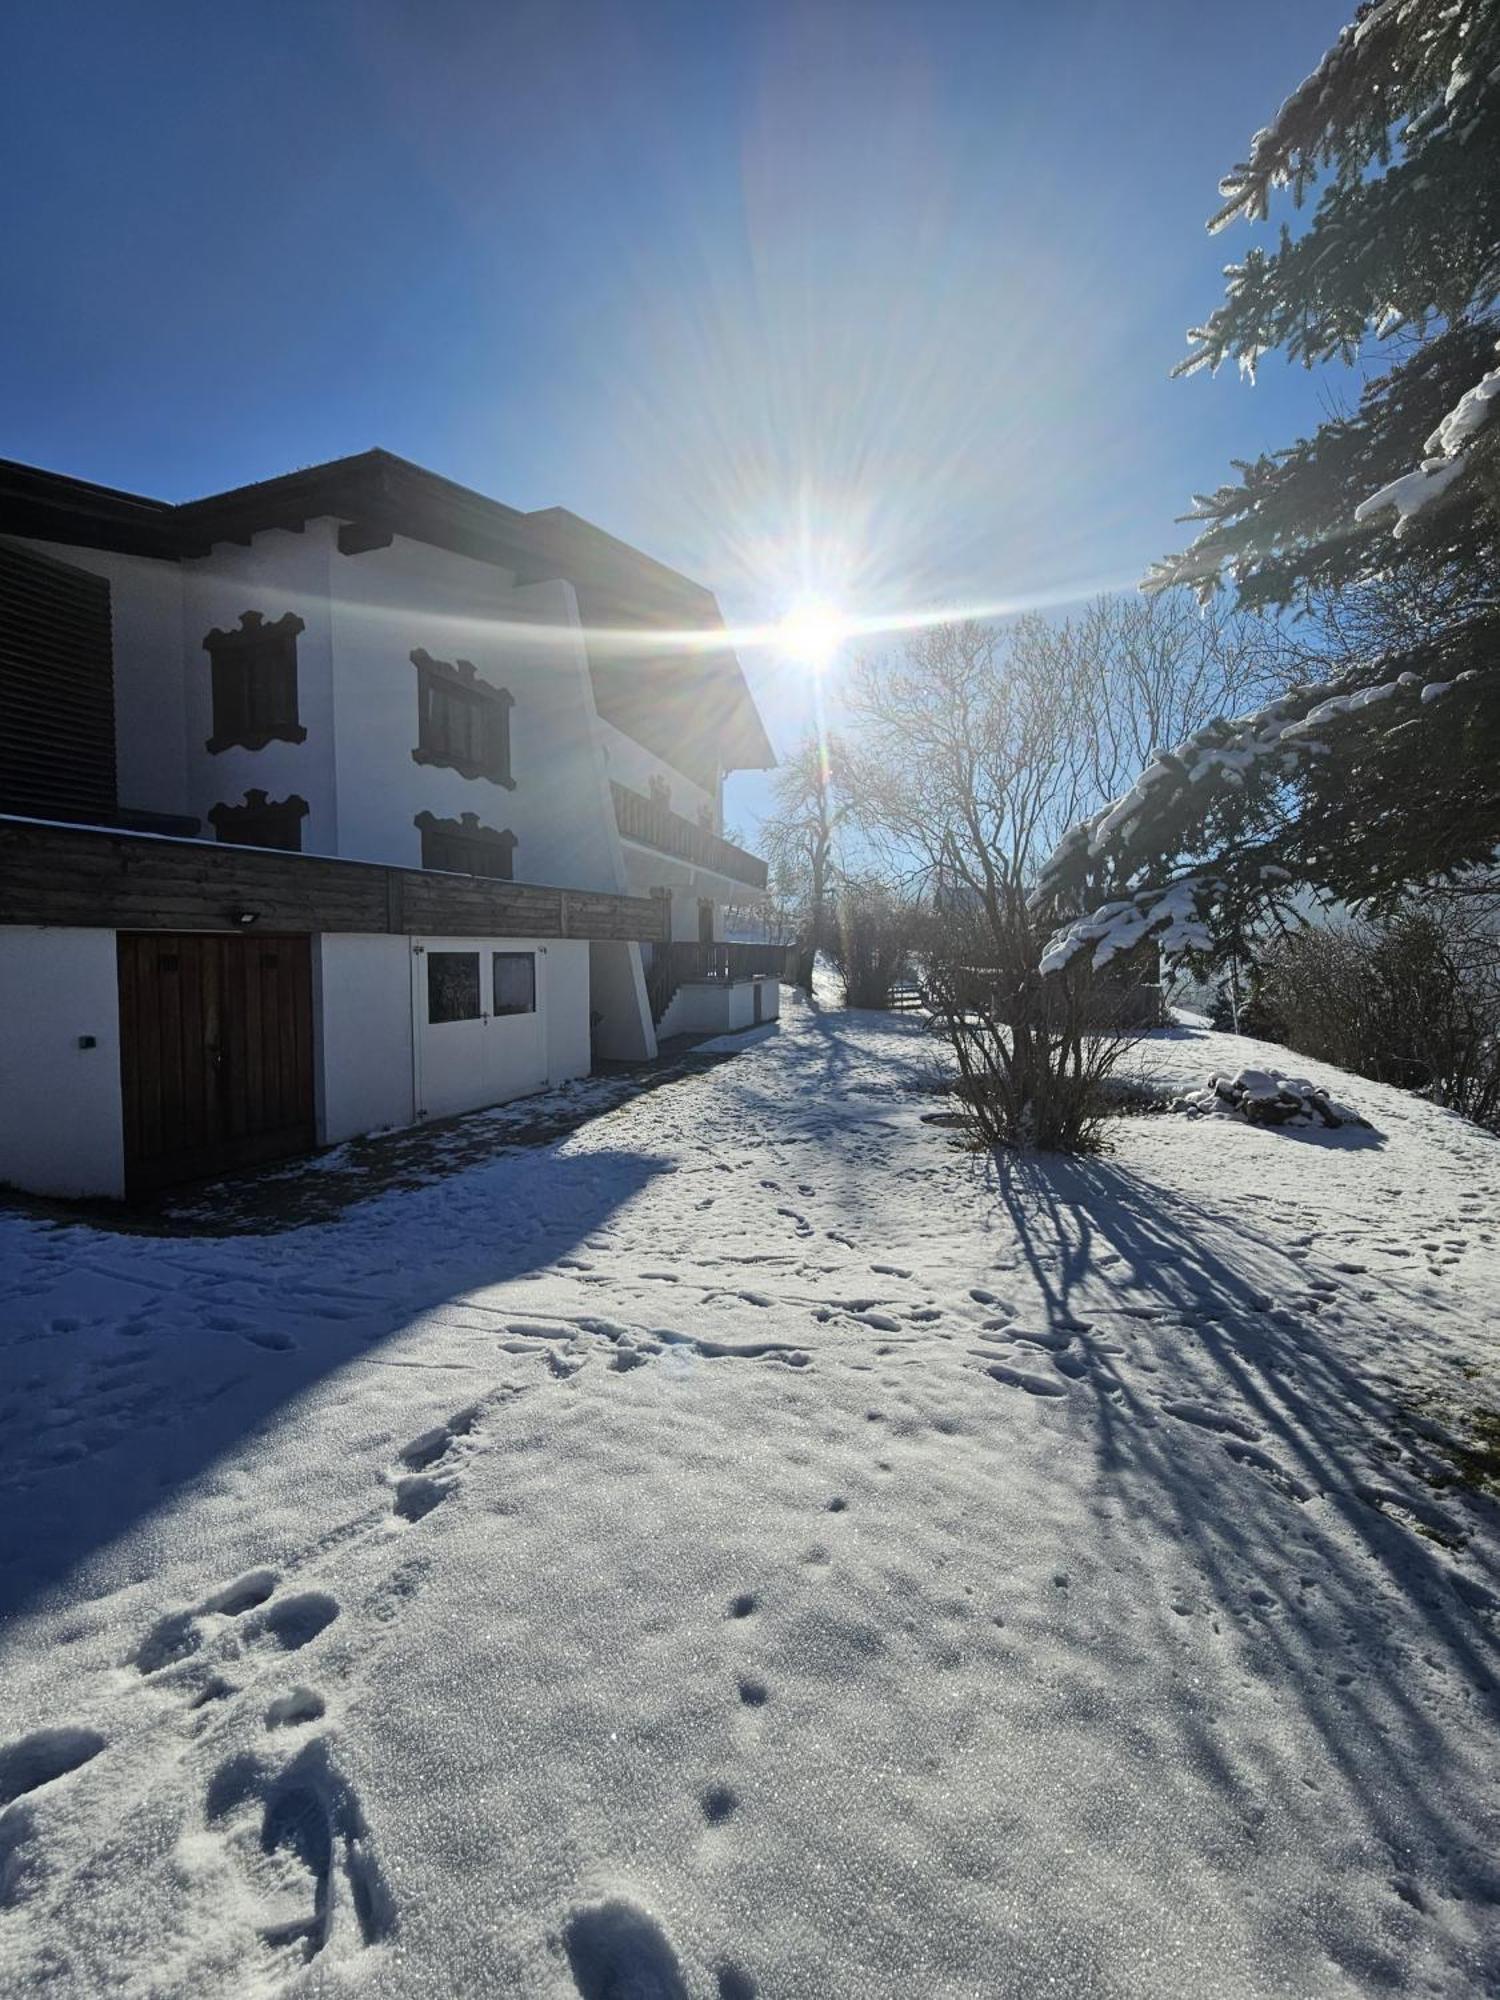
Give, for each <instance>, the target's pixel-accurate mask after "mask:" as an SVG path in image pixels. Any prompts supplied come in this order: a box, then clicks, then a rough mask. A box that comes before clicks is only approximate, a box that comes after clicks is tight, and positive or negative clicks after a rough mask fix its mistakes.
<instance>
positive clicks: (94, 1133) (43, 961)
mask: <svg viewBox="0 0 1500 2000" xmlns="http://www.w3.org/2000/svg"><path fill="white" fill-rule="evenodd" d="M87 1035H92V1036H93V1037H94V1040H95V1043H96V1046H95V1047H94V1048H91V1049H83V1048H80V1047H79V1046H78V1043H79V1038H80V1036H87ZM0 1182H8V1183H9V1184H10V1185H12V1186H14V1187H21V1188H27V1189H29V1190H30V1191H31V1192H32V1193H33V1194H55V1195H109V1196H114V1197H118V1196H120V1195H123V1194H124V1192H125V1145H124V1131H123V1125H122V1117H121V1104H120V998H119V979H118V974H117V970H116V952H115V934H114V932H113V931H102V930H43V929H39V928H35V927H32V926H28V925H12V924H7V925H5V926H3V927H0Z"/></svg>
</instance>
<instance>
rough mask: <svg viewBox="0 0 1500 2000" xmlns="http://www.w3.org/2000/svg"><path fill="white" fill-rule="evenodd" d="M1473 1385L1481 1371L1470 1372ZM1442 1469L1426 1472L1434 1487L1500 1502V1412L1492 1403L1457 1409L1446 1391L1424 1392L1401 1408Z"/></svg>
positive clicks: (1467, 1373) (1465, 1372)
mask: <svg viewBox="0 0 1500 2000" xmlns="http://www.w3.org/2000/svg"><path fill="white" fill-rule="evenodd" d="M1463 1372H1464V1374H1465V1375H1467V1376H1469V1377H1470V1378H1471V1379H1472V1377H1473V1376H1474V1375H1476V1374H1477V1373H1478V1370H1469V1369H1465V1370H1464V1371H1463ZM1401 1408H1402V1410H1403V1411H1404V1412H1405V1414H1406V1415H1407V1416H1408V1417H1409V1418H1411V1419H1413V1420H1414V1428H1415V1429H1416V1431H1417V1433H1418V1435H1419V1436H1420V1437H1421V1439H1422V1442H1423V1443H1424V1444H1425V1445H1426V1446H1427V1448H1428V1450H1429V1451H1430V1452H1431V1453H1432V1454H1433V1455H1434V1456H1435V1457H1436V1458H1437V1459H1438V1461H1440V1469H1439V1468H1434V1469H1432V1470H1429V1471H1423V1473H1422V1477H1423V1478H1424V1479H1425V1480H1426V1482H1427V1484H1428V1485H1429V1486H1431V1487H1434V1488H1436V1489H1437V1490H1439V1491H1441V1490H1442V1489H1444V1488H1445V1487H1450V1486H1461V1487H1464V1488H1466V1489H1467V1490H1468V1491H1469V1492H1471V1493H1483V1494H1486V1495H1487V1496H1488V1497H1489V1498H1490V1499H1492V1500H1500V1409H1496V1408H1495V1406H1494V1405H1493V1404H1491V1403H1473V1404H1470V1405H1468V1406H1464V1405H1462V1404H1458V1403H1455V1402H1454V1400H1453V1398H1452V1396H1451V1394H1450V1393H1449V1392H1448V1391H1446V1390H1441V1389H1424V1390H1420V1391H1418V1392H1417V1393H1416V1394H1415V1395H1412V1396H1410V1397H1407V1398H1406V1399H1405V1400H1404V1401H1403V1402H1402V1404H1401Z"/></svg>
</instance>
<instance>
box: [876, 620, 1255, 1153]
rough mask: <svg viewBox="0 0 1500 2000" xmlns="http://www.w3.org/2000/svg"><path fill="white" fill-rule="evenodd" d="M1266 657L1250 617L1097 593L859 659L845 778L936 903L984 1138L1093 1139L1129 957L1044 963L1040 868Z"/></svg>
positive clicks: (935, 976)
mask: <svg viewBox="0 0 1500 2000" xmlns="http://www.w3.org/2000/svg"><path fill="white" fill-rule="evenodd" d="M1269 670H1270V669H1269V668H1268V646H1267V641H1266V638H1265V635H1264V634H1263V633H1262V632H1261V631H1260V629H1259V628H1258V627H1257V625H1256V622H1255V621H1254V620H1249V619H1222V620H1216V619H1215V618H1214V617H1213V615H1212V613H1210V614H1208V615H1207V617H1206V618H1205V617H1202V616H1200V614H1199V613H1197V612H1196V611H1191V612H1185V611H1184V610H1183V608H1182V607H1181V606H1178V605H1164V604H1162V603H1161V602H1160V601H1159V600H1158V601H1157V602H1156V603H1146V602H1137V601H1136V600H1133V599H1132V600H1122V599H1108V598H1106V599H1100V600H1098V601H1097V602H1096V603H1094V604H1092V605H1090V606H1088V607H1087V609H1086V610H1085V611H1084V612H1083V613H1082V614H1081V615H1080V616H1079V617H1078V618H1076V619H1073V620H1069V621H1064V622H1061V623H1056V622H1053V621H1049V620H1047V619H1043V618H1040V617H1031V618H1025V619H1022V620H1020V621H1019V622H1018V623H1017V624H1015V625H1014V626H1012V627H1010V628H1009V629H1007V630H1005V631H996V630H995V629H994V628H993V627H990V626H985V625H980V624H974V623H960V624H950V625H942V626H937V627H934V628H932V629H931V630H928V631H925V632H922V633H919V634H918V635H916V636H915V637H914V638H912V639H911V640H910V641H908V642H907V644H906V645H905V647H904V649H903V650H902V652H901V653H900V654H899V655H898V656H897V657H895V658H894V659H891V658H883V659H869V660H865V661H863V662H862V663H860V665H859V666H858V667H857V668H856V671H855V675H854V679H853V685H852V688H851V691H850V708H851V713H852V718H853V722H852V728H851V734H850V745H849V748H848V749H847V751H846V752H845V755H844V760H843V771H842V776H843V784H844V790H845V793H846V796H847V798H848V800H849V802H850V804H851V807H852V812H853V816H854V818H855V819H856V821H857V824H858V828H859V831H860V834H861V836H862V837H863V839H864V840H865V841H866V842H867V843H868V844H869V847H870V848H871V850H872V851H873V852H874V853H876V854H877V855H878V856H879V857H880V859H881V862H882V866H883V872H884V873H885V875H886V876H887V878H888V879H889V880H890V881H892V882H894V883H898V884H901V885H902V886H904V887H905V888H906V889H908V891H911V890H920V892H921V893H923V894H924V895H925V896H926V897H927V898H928V899H929V901H930V903H931V906H932V908H933V912H934V920H933V923H932V926H931V937H930V941H929V945H928V948H927V951H926V954H925V958H924V965H925V970H926V977H925V981H924V984H925V987H926V991H927V998H928V1003H929V1007H930V1008H931V1010H932V1013H933V1015H934V1019H935V1021H936V1023H937V1025H938V1026H939V1027H940V1029H941V1031H942V1032H943V1034H944V1035H945V1036H946V1038H947V1039H948V1041H949V1042H950V1044H951V1045H952V1047H953V1049H954V1051H955V1054H956V1057H957V1060H958V1064H959V1068H960V1073H961V1076H962V1078H963V1080H964V1085H965V1092H966V1095H967V1096H968V1097H969V1099H970V1101H971V1104H972V1105H973V1106H974V1107H975V1110H976V1118H977V1119H978V1122H979V1124H980V1126H981V1129H982V1130H983V1131H984V1134H985V1136H986V1137H987V1138H990V1139H992V1140H997V1141H1006V1142H1010V1143H1017V1142H1021V1143H1034V1144H1037V1145H1040V1146H1049V1147H1063V1148H1074V1147H1080V1146H1086V1145H1088V1144H1090V1143H1091V1142H1092V1140H1093V1138H1094V1136H1095V1133H1096V1131H1097V1125H1098V1119H1099V1116H1100V1113H1101V1107H1102V1103H1103V1088H1102V1087H1103V1084H1104V1081H1105V1079H1106V1078H1107V1076H1108V1074H1109V1071H1110V1069H1111V1068H1112V1067H1113V1066H1114V1064H1115V1062H1116V1061H1118V1059H1119V1057H1120V1055H1121V1054H1123V1052H1124V1049H1125V1047H1126V1046H1127V1045H1128V1040H1129V1036H1128V1032H1127V1031H1126V1029H1125V1027H1124V1023H1125V1021H1126V1019H1127V1017H1128V1015H1129V1014H1130V1011H1131V1001H1132V998H1133V996H1132V994H1131V992H1130V990H1129V989H1130V982H1131V979H1132V978H1135V979H1136V980H1138V979H1139V972H1138V970H1137V971H1136V972H1135V973H1134V974H1132V973H1130V972H1129V971H1128V970H1127V969H1125V968H1122V967H1117V968H1114V969H1113V970H1112V971H1111V972H1109V973H1108V974H1104V975H1100V976H1098V977H1096V976H1094V975H1093V974H1092V973H1091V972H1090V971H1089V970H1088V969H1087V968H1086V967H1082V966H1080V967H1079V968H1077V969H1076V970H1074V971H1073V972H1070V973H1069V974H1068V975H1067V976H1066V977H1063V978H1051V979H1044V978H1043V977H1042V973H1041V965H1042V958H1043V955H1044V951H1045V946H1046V935H1045V932H1044V931H1043V930H1042V929H1039V927H1038V924H1037V922H1036V920H1035V918H1034V917H1033V915H1032V913H1031V911H1030V910H1029V909H1028V907H1027V897H1028V894H1029V891H1030V889H1031V887H1032V886H1033V883H1034V878H1035V871H1036V868H1037V867H1038V865H1039V864H1040V862H1041V861H1042V860H1043V859H1044V858H1045V857H1046V855H1047V854H1048V853H1050V852H1051V850H1052V848H1053V846H1054V845H1055V844H1056V842H1057V840H1058V839H1060V838H1061V836H1062V834H1063V832H1064V831H1065V830H1066V829H1067V828H1068V827H1070V826H1072V825H1073V824H1075V823H1076V821H1077V820H1078V819H1079V818H1080V817H1081V816H1082V814H1083V813H1084V812H1085V811H1087V810H1089V809H1090V808H1091V807H1093V806H1095V805H1097V804H1098V803H1099V802H1100V801H1101V799H1104V798H1108V797H1109V796H1110V795H1111V792H1112V789H1114V788H1115V787H1116V785H1117V783H1118V781H1119V777H1120V774H1121V773H1124V772H1128V773H1130V774H1131V775H1133V774H1134V772H1135V770H1136V769H1138V768H1139V763H1140V759H1141V756H1142V754H1143V751H1149V749H1150V748H1151V747H1153V745H1154V744H1156V743H1157V742H1160V741H1164V740H1176V736H1177V734H1178V732H1185V731H1187V730H1191V729H1193V728H1195V727H1197V726H1200V725H1201V723H1202V722H1204V721H1205V720H1207V719H1209V718H1210V717H1212V716H1213V715H1215V714H1218V713H1220V712H1221V711H1222V710H1223V709H1224V708H1225V707H1226V706H1229V707H1232V706H1234V705H1235V704H1236V703H1237V702H1239V701H1242V700H1244V699H1247V698H1250V696H1251V695H1252V694H1253V693H1258V692H1259V690H1260V688H1261V686H1262V685H1263V677H1264V676H1265V675H1266V674H1267V672H1268V671H1269Z"/></svg>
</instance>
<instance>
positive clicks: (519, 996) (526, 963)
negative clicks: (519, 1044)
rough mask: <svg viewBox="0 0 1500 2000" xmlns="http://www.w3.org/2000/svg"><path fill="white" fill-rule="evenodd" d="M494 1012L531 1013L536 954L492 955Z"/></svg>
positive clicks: (526, 952) (518, 952) (506, 952)
mask: <svg viewBox="0 0 1500 2000" xmlns="http://www.w3.org/2000/svg"><path fill="white" fill-rule="evenodd" d="M493 956H494V968H493V974H494V982H495V1012H496V1013H497V1014H534V1013H535V1012H536V953H535V952H531V951H497V952H495V953H494V955H493Z"/></svg>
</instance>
